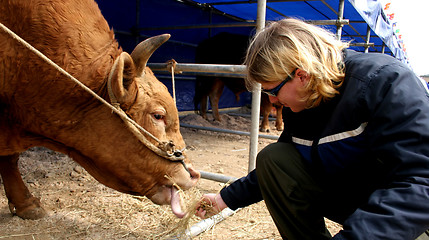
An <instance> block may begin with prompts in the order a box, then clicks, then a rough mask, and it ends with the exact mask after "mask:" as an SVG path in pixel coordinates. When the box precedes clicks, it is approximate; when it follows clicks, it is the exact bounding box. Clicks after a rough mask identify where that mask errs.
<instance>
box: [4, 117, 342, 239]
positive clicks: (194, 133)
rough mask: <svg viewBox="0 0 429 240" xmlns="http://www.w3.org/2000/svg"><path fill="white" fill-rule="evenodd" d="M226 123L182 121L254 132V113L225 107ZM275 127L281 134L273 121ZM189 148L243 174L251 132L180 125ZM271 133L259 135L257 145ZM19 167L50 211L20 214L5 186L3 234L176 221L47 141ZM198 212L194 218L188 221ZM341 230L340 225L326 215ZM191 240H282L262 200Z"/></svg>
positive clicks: (91, 233)
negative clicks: (109, 183) (229, 110)
mask: <svg viewBox="0 0 429 240" xmlns="http://www.w3.org/2000/svg"><path fill="white" fill-rule="evenodd" d="M222 120H223V121H222V122H221V123H217V122H213V121H206V120H204V119H202V118H201V117H200V116H197V115H195V114H190V115H187V116H184V117H181V122H183V123H187V124H193V125H200V126H209V127H217V128H224V129H232V130H240V131H249V130H250V129H249V127H250V118H246V117H242V116H232V115H228V114H222ZM271 129H272V130H271V132H270V133H268V134H272V135H279V134H280V132H278V131H276V130H275V127H274V122H273V121H271ZM181 132H182V135H183V137H184V139H185V141H186V144H187V154H188V156H189V157H190V158H191V159H192V161H193V162H194V165H195V166H196V168H197V169H199V170H203V171H207V172H213V173H218V174H224V175H227V176H232V177H236V178H239V177H242V176H244V175H246V173H247V169H248V153H249V139H250V138H249V137H247V136H240V135H233V134H226V133H217V132H209V131H205V130H195V129H191V128H182V129H181ZM273 141H274V140H269V139H263V138H260V139H259V149H262V148H263V147H264V146H266V145H267V144H269V143H271V142H273ZM20 168H21V171H22V175H23V179H24V181H25V182H26V183H27V185H28V187H29V189H30V191H31V192H32V193H33V194H34V195H35V196H37V197H40V198H41V201H42V204H43V206H44V208H45V209H46V210H47V211H48V213H49V214H48V216H47V217H45V218H43V219H40V220H23V219H20V218H19V217H17V216H12V215H11V214H10V212H9V209H8V205H7V199H6V196H5V194H4V189H3V186H2V185H1V186H0V239H162V238H165V236H166V234H165V233H166V232H168V231H169V230H171V229H173V228H174V226H175V224H176V223H177V219H175V218H174V216H173V214H172V213H171V210H170V208H169V206H157V205H155V204H153V203H152V202H151V201H150V200H148V199H146V198H139V197H133V196H130V195H126V194H122V193H119V192H116V191H115V190H112V189H109V188H107V187H105V186H103V185H101V184H100V183H98V182H97V181H96V180H94V179H93V178H92V177H91V176H90V175H89V174H88V173H87V172H86V171H85V170H84V169H83V168H81V167H80V166H78V165H77V164H76V163H75V162H73V161H72V160H71V159H70V158H69V157H67V156H66V155H64V154H61V153H57V152H54V151H51V150H49V149H45V148H33V149H30V150H28V151H26V152H24V153H22V155H21V161H20ZM223 186H224V184H223V183H219V182H214V181H211V180H206V179H202V180H201V181H200V182H199V184H198V186H197V190H198V192H199V193H201V194H202V193H207V192H217V191H219V190H220V189H221V188H222V187H223ZM199 221H200V219H198V218H196V217H193V218H192V219H191V220H190V223H189V224H190V225H191V226H193V225H194V224H196V223H198V222H199ZM327 225H328V228H329V230H330V231H331V232H332V233H336V232H338V231H339V230H340V229H341V226H340V225H338V224H335V223H332V222H330V221H327ZM193 239H281V237H280V235H279V233H278V231H277V229H276V227H275V225H274V223H273V221H272V219H271V217H270V215H269V214H268V212H267V210H266V208H265V205H264V202H260V203H258V204H254V205H252V206H249V207H247V208H244V209H241V210H240V211H238V212H236V213H235V214H234V215H232V216H230V217H228V218H226V220H224V221H222V222H220V223H218V224H217V225H215V226H214V227H212V228H210V229H208V230H207V231H205V232H203V233H201V234H199V235H198V236H195V237H193Z"/></svg>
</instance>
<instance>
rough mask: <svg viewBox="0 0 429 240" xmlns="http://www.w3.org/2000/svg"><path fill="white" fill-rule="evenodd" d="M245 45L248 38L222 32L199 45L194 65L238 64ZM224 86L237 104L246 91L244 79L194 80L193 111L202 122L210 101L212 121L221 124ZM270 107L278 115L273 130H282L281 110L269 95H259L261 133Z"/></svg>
mask: <svg viewBox="0 0 429 240" xmlns="http://www.w3.org/2000/svg"><path fill="white" fill-rule="evenodd" d="M248 41H249V39H248V37H247V36H244V35H238V34H231V33H227V32H221V33H219V34H217V35H215V36H213V37H211V38H208V39H205V40H203V41H202V42H201V43H200V44H198V47H197V50H196V53H195V61H196V62H197V63H215V64H241V63H242V62H243V61H242V60H243V59H242V58H243V57H244V55H245V52H246V48H247V44H248ZM225 86H226V87H227V88H229V89H230V90H231V91H232V92H233V93H234V94H235V97H236V100H237V101H238V100H239V96H240V94H241V93H243V92H245V91H246V86H245V83H244V79H242V78H232V77H211V76H197V79H196V83H195V95H194V107H195V110H196V111H197V112H198V113H199V114H200V115H201V116H202V117H203V118H204V119H207V100H209V101H210V104H211V107H212V111H213V118H214V120H215V121H220V115H219V100H220V97H221V95H222V92H223V89H224V87H225ZM198 106H199V107H198ZM273 107H275V109H276V112H277V113H276V116H277V117H276V129H277V130H279V131H282V130H283V118H282V109H283V106H281V105H273V104H271V103H270V100H269V98H268V95H266V94H264V93H262V94H261V114H262V121H261V125H260V129H259V130H260V131H261V132H269V131H270V125H269V121H268V118H269V115H270V113H271V110H272V109H273Z"/></svg>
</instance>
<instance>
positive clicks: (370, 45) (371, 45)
mask: <svg viewBox="0 0 429 240" xmlns="http://www.w3.org/2000/svg"><path fill="white" fill-rule="evenodd" d="M374 45H375V44H374V43H350V46H354V47H374Z"/></svg>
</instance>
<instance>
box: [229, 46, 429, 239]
mask: <svg viewBox="0 0 429 240" xmlns="http://www.w3.org/2000/svg"><path fill="white" fill-rule="evenodd" d="M344 63H345V69H346V76H345V80H344V83H343V85H342V86H341V88H340V89H339V91H340V94H339V95H337V96H336V97H334V98H333V99H331V100H330V101H328V102H324V103H322V104H321V105H320V106H318V107H316V108H313V109H307V110H304V111H301V112H298V113H294V112H292V111H291V110H290V109H289V108H285V109H284V112H283V117H284V121H285V128H284V131H283V133H282V135H281V136H280V138H279V141H281V142H291V143H294V145H295V146H296V148H297V150H298V151H299V152H300V153H301V155H302V156H303V158H304V159H305V162H306V163H307V164H308V166H310V169H312V171H313V174H314V176H315V177H317V178H319V179H320V182H321V184H322V185H323V186H326V189H329V186H331V187H330V188H331V189H332V188H333V187H332V186H336V187H334V188H335V189H336V190H335V191H341V192H342V194H344V195H347V194H348V192H350V193H352V192H353V194H355V193H356V192H359V193H362V196H365V197H368V196H369V195H370V198H369V199H368V198H365V199H356V202H355V203H344V205H347V204H350V205H353V204H356V205H355V207H354V208H353V212H350V213H347V216H346V217H345V221H342V222H341V223H342V224H343V226H344V230H343V231H341V232H340V233H339V234H337V235H336V236H335V237H334V238H335V239H377V236H378V237H380V236H384V237H383V238H384V239H415V237H416V236H417V235H419V233H421V232H423V231H424V230H426V229H428V228H429V90H428V87H427V84H426V83H424V82H423V80H422V79H420V78H419V77H417V76H416V75H415V74H414V73H413V72H412V71H411V70H410V69H409V68H408V67H407V66H406V65H404V64H403V63H401V62H399V61H397V60H396V59H394V58H392V57H390V56H387V55H385V54H377V53H358V52H355V51H352V50H346V51H345V52H344ZM337 194H338V193H337ZM221 195H222V198H223V199H224V201H225V202H226V204H227V205H228V206H229V207H230V208H231V209H236V208H239V207H244V206H247V205H250V204H252V203H255V202H258V201H260V200H262V196H261V193H260V191H259V187H258V182H257V177H256V172H255V171H252V172H251V173H249V175H248V176H246V177H243V178H241V179H239V180H237V181H236V182H234V183H233V184H231V185H230V186H229V187H227V188H224V189H222V191H221ZM362 201H363V203H364V204H365V205H362ZM359 204H360V205H359ZM353 206H354V205H353ZM410 206H412V207H414V208H415V210H416V211H414V212H412V213H411V212H410V211H408V209H409V207H410ZM354 210H356V211H354ZM416 212H418V214H416ZM378 213H380V214H378ZM334 215H335V213H334ZM327 216H328V217H329V213H327Z"/></svg>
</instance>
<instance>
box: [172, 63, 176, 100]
mask: <svg viewBox="0 0 429 240" xmlns="http://www.w3.org/2000/svg"><path fill="white" fill-rule="evenodd" d="M171 85H172V88H173V100H174V105H176V86H175V85H176V84H175V82H174V65H171Z"/></svg>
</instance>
